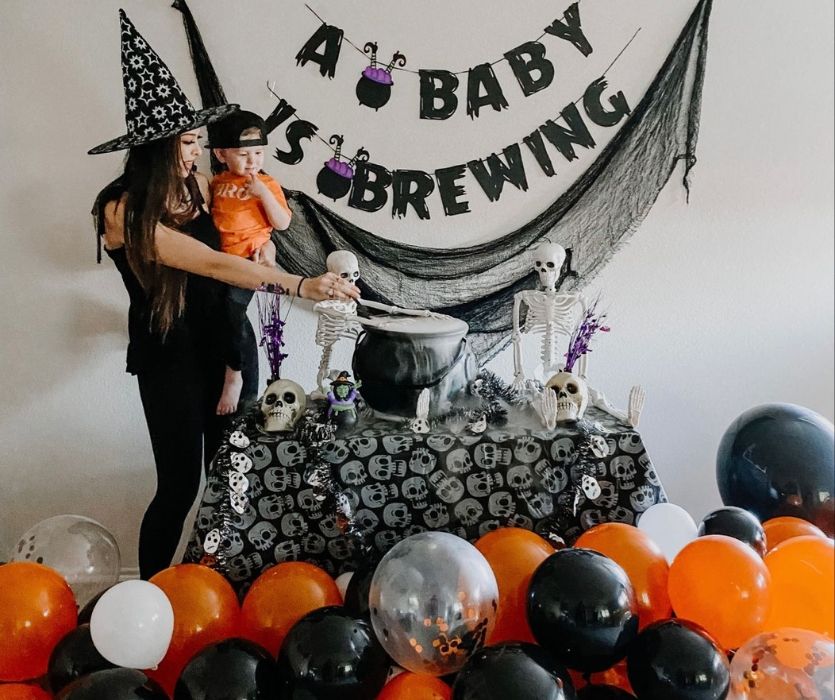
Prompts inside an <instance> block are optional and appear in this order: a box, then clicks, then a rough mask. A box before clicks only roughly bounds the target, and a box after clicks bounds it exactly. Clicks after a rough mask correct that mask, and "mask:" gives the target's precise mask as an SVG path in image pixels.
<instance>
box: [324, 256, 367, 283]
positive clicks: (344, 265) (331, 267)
mask: <svg viewBox="0 0 835 700" xmlns="http://www.w3.org/2000/svg"><path fill="white" fill-rule="evenodd" d="M325 264H326V265H327V266H328V272H333V273H336V274H337V275H339V276H340V277H341V278H342V279H344V280H345V281H346V282H349V283H350V284H356V282H357V280H358V279H359V278H360V265H359V261H358V260H357V256H356V255H354V254H353V253H352V252H351V251H350V250H335V251H333V253H331V254H330V255H328V258H327V260H326V261H325Z"/></svg>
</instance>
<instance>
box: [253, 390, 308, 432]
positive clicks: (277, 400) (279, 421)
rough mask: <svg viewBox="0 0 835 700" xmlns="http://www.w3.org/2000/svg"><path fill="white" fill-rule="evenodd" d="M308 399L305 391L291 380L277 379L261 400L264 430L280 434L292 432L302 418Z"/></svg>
mask: <svg viewBox="0 0 835 700" xmlns="http://www.w3.org/2000/svg"><path fill="white" fill-rule="evenodd" d="M306 404H307V397H306V396H305V393H304V389H302V388H301V387H300V386H299V385H298V384H296V382H294V381H291V380H289V379H276V380H275V381H274V382H273V383H272V384H270V385H269V386H268V387H267V391H265V392H264V398H263V399H261V415H262V416H263V417H264V430H266V431H267V432H268V433H279V432H285V431H288V430H292V429H293V427H294V426H295V425H296V422H297V421H298V420H299V418H301V415H302V412H303V411H304V407H305V405H306Z"/></svg>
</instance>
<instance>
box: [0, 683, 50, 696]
mask: <svg viewBox="0 0 835 700" xmlns="http://www.w3.org/2000/svg"><path fill="white" fill-rule="evenodd" d="M51 697H52V695H50V694H49V693H47V692H46V691H45V690H44V689H43V688H39V687H38V686H36V685H26V684H24V683H8V684H6V685H0V700H49V699H50V698H51Z"/></svg>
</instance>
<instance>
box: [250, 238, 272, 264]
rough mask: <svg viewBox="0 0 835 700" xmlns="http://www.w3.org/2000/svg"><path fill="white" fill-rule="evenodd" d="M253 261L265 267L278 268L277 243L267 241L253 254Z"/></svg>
mask: <svg viewBox="0 0 835 700" xmlns="http://www.w3.org/2000/svg"><path fill="white" fill-rule="evenodd" d="M252 260H253V261H254V262H257V263H258V264H259V265H264V266H265V267H277V265H276V262H275V243H273V242H272V241H267V242H266V243H265V244H264V245H262V246H261V247H260V248H257V249H256V250H255V252H254V253H253V254H252Z"/></svg>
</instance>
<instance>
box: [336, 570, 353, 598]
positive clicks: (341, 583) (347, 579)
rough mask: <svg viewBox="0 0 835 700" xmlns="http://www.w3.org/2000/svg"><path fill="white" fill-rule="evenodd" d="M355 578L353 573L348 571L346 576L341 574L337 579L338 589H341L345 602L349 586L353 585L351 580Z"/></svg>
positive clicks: (340, 593) (340, 592)
mask: <svg viewBox="0 0 835 700" xmlns="http://www.w3.org/2000/svg"><path fill="white" fill-rule="evenodd" d="M353 577H354V572H353V571H346V572H345V573H344V574H340V575H339V576H337V577H336V581H335V583H336V587H337V588H338V589H339V595H341V596H342V598H343V600H344V599H345V593H346V591H347V590H348V584H349V583H351V579H352V578H353Z"/></svg>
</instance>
